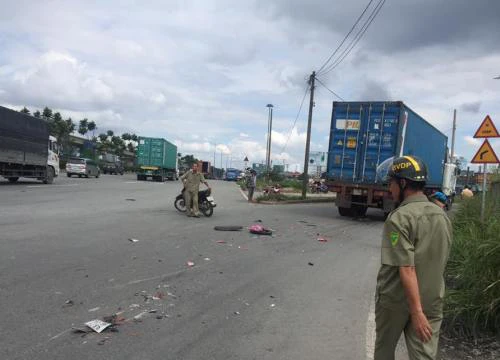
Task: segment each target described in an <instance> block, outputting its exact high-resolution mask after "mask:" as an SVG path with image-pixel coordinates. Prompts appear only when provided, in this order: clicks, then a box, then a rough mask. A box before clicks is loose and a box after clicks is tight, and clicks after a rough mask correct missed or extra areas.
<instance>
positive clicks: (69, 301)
mask: <svg viewBox="0 0 500 360" xmlns="http://www.w3.org/2000/svg"><path fill="white" fill-rule="evenodd" d="M74 304H75V303H74V302H73V300H66V302H65V303H64V305H65V306H73V305H74Z"/></svg>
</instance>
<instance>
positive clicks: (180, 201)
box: [174, 189, 217, 217]
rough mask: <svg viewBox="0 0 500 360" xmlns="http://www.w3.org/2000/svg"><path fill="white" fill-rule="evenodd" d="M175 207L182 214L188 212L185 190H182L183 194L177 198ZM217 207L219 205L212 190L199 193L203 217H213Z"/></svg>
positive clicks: (199, 204) (199, 203)
mask: <svg viewBox="0 0 500 360" xmlns="http://www.w3.org/2000/svg"><path fill="white" fill-rule="evenodd" d="M174 206H175V208H176V209H177V210H178V211H180V212H186V211H187V208H186V203H185V201H184V189H182V191H181V193H180V194H179V195H177V197H176V198H175V201H174ZM216 206H217V204H216V203H215V200H214V198H213V196H211V191H210V189H206V190H200V191H198V208H199V209H200V212H201V213H202V214H203V215H205V216H206V217H210V216H212V214H213V213H214V207H216Z"/></svg>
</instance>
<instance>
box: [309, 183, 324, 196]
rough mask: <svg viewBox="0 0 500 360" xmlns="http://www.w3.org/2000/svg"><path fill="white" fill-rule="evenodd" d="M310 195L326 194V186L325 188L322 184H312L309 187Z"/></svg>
mask: <svg viewBox="0 0 500 360" xmlns="http://www.w3.org/2000/svg"><path fill="white" fill-rule="evenodd" d="M310 189H311V193H313V194H319V193H324V194H326V193H328V186H326V185H325V184H323V183H317V182H315V183H313V184H311V185H310Z"/></svg>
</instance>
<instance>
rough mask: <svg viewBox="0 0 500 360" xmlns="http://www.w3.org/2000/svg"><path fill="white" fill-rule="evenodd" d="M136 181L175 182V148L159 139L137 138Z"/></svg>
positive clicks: (176, 175)
mask: <svg viewBox="0 0 500 360" xmlns="http://www.w3.org/2000/svg"><path fill="white" fill-rule="evenodd" d="M138 140H139V145H138V146H137V166H138V170H137V180H148V178H151V179H152V180H153V181H161V182H163V181H165V179H169V180H176V179H177V178H178V173H177V146H175V145H174V144H172V143H171V142H169V141H167V140H165V139H161V138H150V137H139V139H138Z"/></svg>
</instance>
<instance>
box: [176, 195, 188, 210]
mask: <svg viewBox="0 0 500 360" xmlns="http://www.w3.org/2000/svg"><path fill="white" fill-rule="evenodd" d="M174 206H175V208H176V209H177V210H179V211H180V212H186V203H185V202H184V199H182V198H180V199H176V200H175V202H174Z"/></svg>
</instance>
